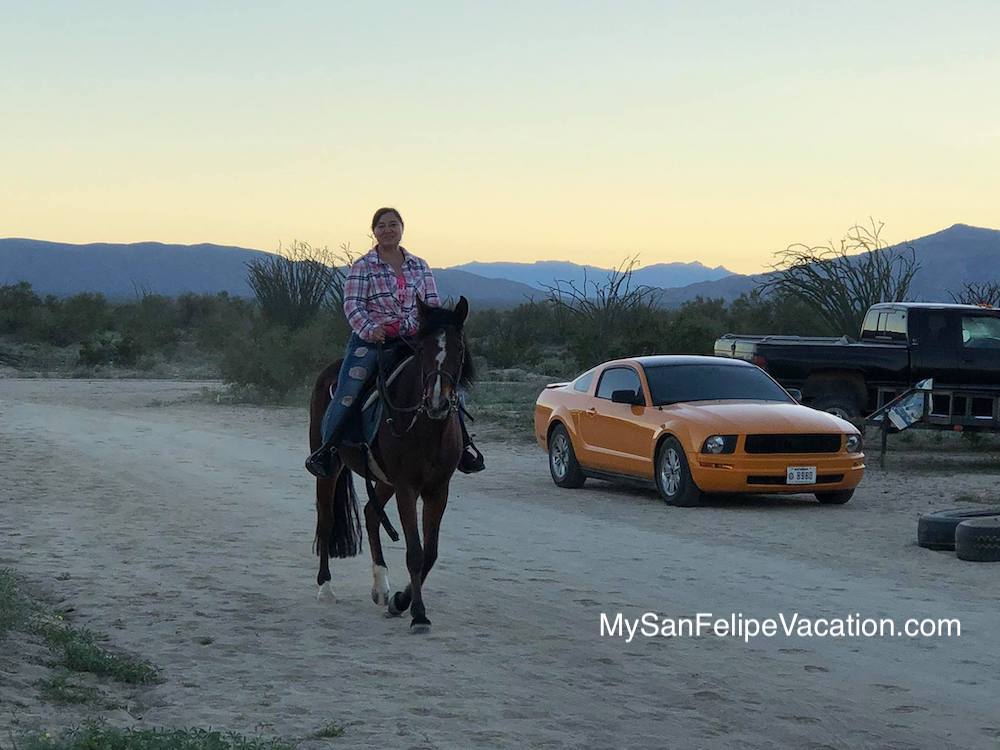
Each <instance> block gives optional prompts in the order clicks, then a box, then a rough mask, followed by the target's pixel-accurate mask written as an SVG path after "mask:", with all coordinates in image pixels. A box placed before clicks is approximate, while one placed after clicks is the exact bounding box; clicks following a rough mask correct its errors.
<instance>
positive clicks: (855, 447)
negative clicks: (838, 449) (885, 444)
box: [844, 435, 861, 453]
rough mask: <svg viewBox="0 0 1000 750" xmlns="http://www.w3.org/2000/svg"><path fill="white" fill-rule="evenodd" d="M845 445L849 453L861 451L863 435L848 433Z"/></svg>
mask: <svg viewBox="0 0 1000 750" xmlns="http://www.w3.org/2000/svg"><path fill="white" fill-rule="evenodd" d="M844 447H845V448H847V452H848V453H860V452H861V436H860V435H848V436H847V440H846V441H845V442H844Z"/></svg>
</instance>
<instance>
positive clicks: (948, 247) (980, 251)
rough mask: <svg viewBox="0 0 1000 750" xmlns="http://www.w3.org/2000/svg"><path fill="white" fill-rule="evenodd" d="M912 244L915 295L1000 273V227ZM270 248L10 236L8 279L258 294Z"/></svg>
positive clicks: (56, 288)
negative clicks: (254, 280) (254, 272)
mask: <svg viewBox="0 0 1000 750" xmlns="http://www.w3.org/2000/svg"><path fill="white" fill-rule="evenodd" d="M900 247H912V248H913V249H914V251H915V254H916V258H917V261H918V263H919V264H920V269H919V271H918V272H917V274H916V276H915V277H914V280H913V284H912V286H911V293H910V297H911V299H914V300H925V301H950V300H951V297H950V295H949V292H951V291H955V292H957V291H959V290H960V289H961V288H962V286H963V285H964V284H965V283H967V282H983V281H991V280H997V279H1000V230H995V229H983V228H979V227H972V226H968V225H965V224H955V225H954V226H951V227H949V228H947V229H944V230H942V231H940V232H936V233H934V234H930V235H927V236H925V237H920V238H918V239H915V240H912V241H909V242H904V243H900V244H899V245H897V246H895V248H900ZM266 256H267V253H265V252H264V251H261V250H253V249H249V248H241V247H230V246H223V245H210V244H201V245H167V244H163V243H158V242H141V243H135V244H109V243H97V244H89V245H72V244H66V243H57V242H46V241H42V240H31V239H19V238H9V239H0V285H4V284H13V283H16V282H19V281H27V282H29V283H30V284H31V285H32V287H33V288H34V289H35V291H36V292H38V293H39V294H43V295H44V294H54V295H57V296H68V295H72V294H77V293H80V292H100V293H102V294H104V295H105V296H107V297H109V298H132V297H135V296H136V295H139V294H143V293H155V294H163V295H168V296H175V295H178V294H183V293H185V292H194V293H208V294H211V293H216V292H227V293H229V294H231V295H234V296H250V294H251V292H250V288H249V286H248V284H247V267H246V264H247V263H248V262H250V261H252V260H254V259H258V258H263V257H266ZM609 273H610V269H607V268H600V267H596V266H585V265H580V264H576V263H569V262H562V261H539V262H536V263H483V262H473V263H465V264H462V265H460V266H455V267H452V268H442V269H435V270H434V275H435V278H436V279H437V282H438V287H439V289H440V291H441V293H442V296H445V297H449V296H450V297H453V298H457V297H458V295H460V294H464V295H465V296H466V297H468V298H469V299H470V300H472V301H473V303H474V304H475V305H476V306H477V307H513V306H516V305H519V304H521V303H523V302H525V301H527V300H529V299H543V298H545V297H546V296H547V292H546V288H547V287H550V286H554V285H555V284H556V283H557V282H568V283H573V284H575V285H576V286H577V288H580V289H582V288H584V279H586V281H587V283H588V288H589V284H590V283H591V282H594V283H597V284H601V283H602V282H603V281H604V280H605V279H606V278H607V276H608V274H609ZM766 276H767V274H757V275H752V276H747V275H742V274H734V273H731V272H729V271H728V270H726V269H725V268H723V267H722V266H717V267H715V268H710V267H707V266H705V265H703V264H701V263H699V262H693V263H664V264H656V265H652V266H646V267H644V268H639V269H636V270H635V271H634V273H633V282H634V283H635V284H644V285H647V286H651V287H656V288H659V289H661V290H662V291H660V292H659V293H658V299H659V301H660V304H662V305H664V306H666V307H675V306H678V305H680V304H683V303H684V302H687V301H689V300H692V299H694V298H696V297H698V296H701V297H707V298H722V299H724V300H727V301H731V300H733V299H735V298H736V297H738V296H740V295H741V294H743V293H745V292H749V291H751V290H752V289H753V288H754V287H755V286H756V285H757V284H758V283H760V281H761V280H762V279H764V278H766Z"/></svg>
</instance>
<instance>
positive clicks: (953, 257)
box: [658, 224, 1000, 307]
mask: <svg viewBox="0 0 1000 750" xmlns="http://www.w3.org/2000/svg"><path fill="white" fill-rule="evenodd" d="M906 247H912V248H913V250H914V255H915V257H916V259H917V263H918V264H919V266H920V268H919V270H918V271H917V273H916V274H915V275H914V277H913V283H912V284H911V285H910V295H909V297H910V301H913V302H951V301H952V299H951V295H950V292H955V293H956V294H957V293H958V292H960V291H961V289H962V286H963V285H964V284H966V283H968V282H983V281H1000V230H996V229H983V228H980V227H972V226H969V225H967V224H955V225H953V226H950V227H948V228H947V229H942V230H941V231H940V232H935V233H934V234H928V235H926V236H925V237H920V238H918V239H915V240H908V241H906V242H900V243H898V244H896V245H893V246H892V247H889V248H886V249H885V250H883V251H881V252H898V251H900V250H901V249H905V248H906ZM769 275H770V274H756V275H753V276H744V275H735V274H734V275H733V276H728V277H726V278H724V279H721V280H719V281H707V282H703V283H700V284H691V285H689V286H686V287H683V288H680V289H664V290H663V291H662V292H661V293H660V294H659V297H658V299H659V302H660V304H661V305H663V306H665V307H678V306H680V305H682V304H683V303H685V302H688V301H689V300H692V299H694V298H695V297H698V296H701V297H705V298H711V299H719V298H721V299H724V300H726V301H727V302H729V301H732V300H734V299H736V298H737V297H739V296H740V295H741V294H744V293H747V292H750V291H752V290H753V289H754V288H755V287H756V286H757V285H758V284H759V283H760V282H761V281H763V280H765V279H766V278H767V277H768V276H769Z"/></svg>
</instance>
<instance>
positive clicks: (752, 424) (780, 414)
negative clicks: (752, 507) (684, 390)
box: [663, 401, 858, 435]
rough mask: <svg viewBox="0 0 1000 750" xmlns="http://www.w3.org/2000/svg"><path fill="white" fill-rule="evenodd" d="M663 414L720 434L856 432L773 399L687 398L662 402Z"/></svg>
mask: <svg viewBox="0 0 1000 750" xmlns="http://www.w3.org/2000/svg"><path fill="white" fill-rule="evenodd" d="M663 415H664V417H666V418H667V419H679V420H683V421H685V422H687V423H693V424H697V425H698V426H700V427H702V428H704V429H707V430H709V431H711V432H714V433H721V434H737V433H754V434H764V435H767V434H771V435H780V434H784V433H790V432H808V433H832V432H837V433H852V432H858V429H857V428H856V427H855V426H854V425H852V424H851V423H850V422H848V421H846V420H843V419H841V418H840V417H835V416H834V415H833V414H828V413H826V412H825V411H817V410H816V409H811V408H810V407H808V406H802V405H801V404H782V403H776V402H774V401H688V402H685V403H680V404H670V405H667V406H664V407H663Z"/></svg>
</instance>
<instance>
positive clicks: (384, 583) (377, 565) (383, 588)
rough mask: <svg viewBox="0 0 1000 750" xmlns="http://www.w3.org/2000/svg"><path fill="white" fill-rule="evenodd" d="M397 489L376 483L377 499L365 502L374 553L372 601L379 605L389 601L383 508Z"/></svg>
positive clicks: (372, 551)
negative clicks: (384, 551) (382, 531)
mask: <svg viewBox="0 0 1000 750" xmlns="http://www.w3.org/2000/svg"><path fill="white" fill-rule="evenodd" d="M393 492H395V490H394V489H393V488H392V485H389V484H383V483H382V482H376V483H375V499H374V500H369V501H368V502H367V503H365V526H366V527H367V529H368V547H369V549H370V550H371V553H372V578H373V579H374V580H373V583H372V601H373V602H375V603H376V604H378V605H383V604H388V603H389V568H388V566H387V565H386V564H385V558H384V557H383V556H382V533H381V529H380V528H379V527H380V525H381V514H382V508H384V507H385V504H386V503H387V502H389V498H391V497H392V494H393Z"/></svg>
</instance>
